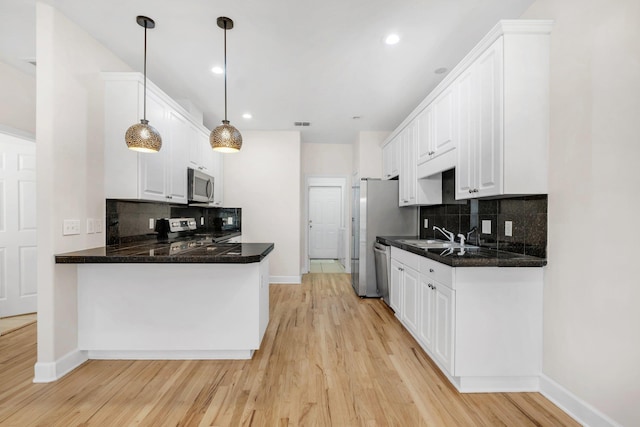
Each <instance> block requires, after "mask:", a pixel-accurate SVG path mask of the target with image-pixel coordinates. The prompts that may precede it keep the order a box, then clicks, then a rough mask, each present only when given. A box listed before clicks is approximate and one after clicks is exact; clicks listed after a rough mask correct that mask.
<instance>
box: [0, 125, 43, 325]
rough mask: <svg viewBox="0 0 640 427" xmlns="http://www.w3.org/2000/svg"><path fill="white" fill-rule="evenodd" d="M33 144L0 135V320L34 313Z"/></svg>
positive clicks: (34, 198) (34, 166) (35, 282)
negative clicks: (0, 318)
mask: <svg viewBox="0 0 640 427" xmlns="http://www.w3.org/2000/svg"><path fill="white" fill-rule="evenodd" d="M36 298H37V277H36V150H35V143H33V142H31V141H27V140H24V139H21V138H17V137H14V136H10V135H6V134H3V133H0V317H7V316H16V315H19V314H25V313H35V311H36V310H37V306H36V303H37V300H36Z"/></svg>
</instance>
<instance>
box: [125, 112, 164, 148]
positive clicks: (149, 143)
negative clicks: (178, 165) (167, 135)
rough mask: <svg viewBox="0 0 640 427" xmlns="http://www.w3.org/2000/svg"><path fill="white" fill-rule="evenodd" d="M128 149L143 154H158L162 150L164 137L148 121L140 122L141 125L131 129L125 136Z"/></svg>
mask: <svg viewBox="0 0 640 427" xmlns="http://www.w3.org/2000/svg"><path fill="white" fill-rule="evenodd" d="M124 139H125V141H126V143H127V147H128V148H129V149H130V150H134V151H140V152H142V153H157V152H158V151H160V148H162V137H161V136H160V133H159V132H158V131H157V130H156V128H154V127H153V126H151V125H149V121H148V120H144V119H143V120H140V123H136V124H135V125H133V126H131V127H129V129H127V132H126V133H125V135H124Z"/></svg>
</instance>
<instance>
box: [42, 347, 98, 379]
mask: <svg viewBox="0 0 640 427" xmlns="http://www.w3.org/2000/svg"><path fill="white" fill-rule="evenodd" d="M87 360H88V358H87V352H86V351H80V350H74V351H72V352H70V353H67V354H66V355H64V356H62V357H61V358H60V359H58V360H56V361H55V362H46V363H43V362H37V363H36V364H35V366H34V368H33V370H34V378H33V382H34V383H50V382H52V381H57V380H59V379H60V378H62V377H64V376H65V375H67V374H68V373H69V372H71V371H73V370H74V369H76V368H77V367H78V366H80V365H82V364H83V363H84V362H86V361H87Z"/></svg>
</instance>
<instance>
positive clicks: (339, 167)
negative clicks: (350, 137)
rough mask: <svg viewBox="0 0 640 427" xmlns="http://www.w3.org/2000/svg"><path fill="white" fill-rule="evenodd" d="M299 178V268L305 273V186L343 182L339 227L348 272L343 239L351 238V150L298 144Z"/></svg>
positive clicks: (306, 238) (331, 145)
mask: <svg viewBox="0 0 640 427" xmlns="http://www.w3.org/2000/svg"><path fill="white" fill-rule="evenodd" d="M301 156H302V174H301V176H300V179H301V185H302V190H303V194H302V199H301V202H302V205H301V212H302V220H301V222H300V235H301V237H302V239H301V245H300V246H301V248H300V251H301V253H302V257H303V260H302V264H301V268H302V271H303V272H308V270H309V266H308V263H307V259H308V256H309V233H308V231H309V230H308V229H307V224H308V221H309V198H308V189H307V184H308V182H309V181H308V180H309V177H326V178H330V177H331V178H336V177H340V178H345V190H344V194H343V203H344V207H345V212H344V218H343V223H344V225H345V229H346V230H345V232H344V236H345V241H344V242H343V245H344V254H345V256H346V259H345V265H346V267H347V270H348V269H349V268H350V263H351V258H350V256H349V254H350V248H349V247H348V238H347V236H350V235H351V221H350V220H349V218H351V203H350V202H349V200H350V197H351V169H352V165H353V148H352V146H351V145H347V144H302V151H301Z"/></svg>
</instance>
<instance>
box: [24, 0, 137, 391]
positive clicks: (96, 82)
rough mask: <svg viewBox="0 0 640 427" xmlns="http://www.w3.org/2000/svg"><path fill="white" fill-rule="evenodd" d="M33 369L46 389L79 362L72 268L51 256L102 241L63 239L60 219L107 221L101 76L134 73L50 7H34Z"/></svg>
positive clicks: (83, 236) (95, 238)
mask: <svg viewBox="0 0 640 427" xmlns="http://www.w3.org/2000/svg"><path fill="white" fill-rule="evenodd" d="M36 27H37V28H36V47H37V54H38V56H37V62H38V73H37V85H38V97H37V107H36V118H37V126H36V134H37V141H36V142H37V143H36V153H37V156H38V162H37V178H36V179H37V186H38V196H37V206H38V219H37V223H38V362H37V364H36V381H50V380H53V379H55V378H56V377H59V376H60V375H61V374H64V370H65V369H66V368H68V367H70V365H72V364H73V363H74V361H76V362H77V361H78V360H81V358H82V355H79V354H78V353H77V352H76V349H77V317H76V295H77V288H76V267H75V265H56V264H55V263H54V254H56V253H62V252H68V251H73V250H80V249H86V248H91V247H96V246H103V245H104V242H105V237H104V233H100V234H90V235H88V234H85V233H84V230H85V228H84V227H82V226H81V229H82V231H83V233H82V234H80V235H77V236H64V237H63V236H62V223H63V219H79V220H80V223H81V225H84V224H86V219H87V218H101V219H102V218H104V217H105V206H104V204H105V197H104V178H103V173H104V172H103V170H104V168H103V146H102V139H103V138H102V135H103V123H102V121H103V113H102V104H103V99H102V86H103V84H102V81H101V79H100V76H99V72H100V71H131V70H130V68H129V67H128V66H126V65H125V64H124V63H123V62H122V61H121V60H119V59H118V58H117V57H115V56H114V55H113V54H112V53H111V52H110V51H108V50H107V49H106V48H105V47H104V46H102V45H101V44H99V43H98V42H97V41H96V40H95V39H93V38H91V37H90V36H89V35H87V34H86V33H85V32H84V31H83V30H81V29H80V28H79V27H77V26H76V25H75V24H73V23H71V22H70V21H69V20H68V19H67V18H65V17H64V16H63V15H61V14H60V13H58V12H57V11H56V10H55V9H54V8H52V7H51V6H49V5H47V4H44V3H42V2H37V3H36Z"/></svg>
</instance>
